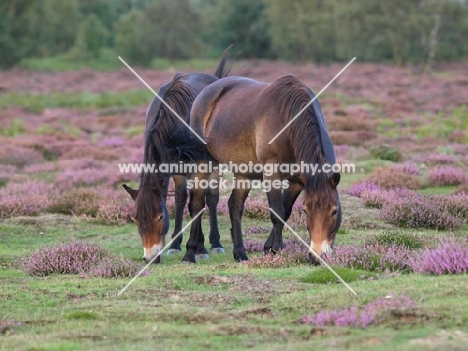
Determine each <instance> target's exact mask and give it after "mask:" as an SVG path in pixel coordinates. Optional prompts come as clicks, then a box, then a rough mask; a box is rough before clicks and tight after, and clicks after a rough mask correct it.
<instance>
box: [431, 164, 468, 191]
mask: <svg viewBox="0 0 468 351" xmlns="http://www.w3.org/2000/svg"><path fill="white" fill-rule="evenodd" d="M428 179H429V183H430V184H431V185H437V186H446V185H460V184H463V183H464V182H465V181H466V180H467V177H466V175H465V171H464V170H463V169H461V168H458V167H452V166H445V167H439V168H436V169H432V170H430V171H429V173H428Z"/></svg>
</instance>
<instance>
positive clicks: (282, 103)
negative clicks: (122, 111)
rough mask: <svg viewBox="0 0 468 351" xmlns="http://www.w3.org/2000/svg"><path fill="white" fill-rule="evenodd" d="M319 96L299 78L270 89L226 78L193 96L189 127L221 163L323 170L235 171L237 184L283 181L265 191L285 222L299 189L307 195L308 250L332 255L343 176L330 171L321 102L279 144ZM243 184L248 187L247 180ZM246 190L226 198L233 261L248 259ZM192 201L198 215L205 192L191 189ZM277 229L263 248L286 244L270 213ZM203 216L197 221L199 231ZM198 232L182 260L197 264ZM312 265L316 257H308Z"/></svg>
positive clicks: (287, 79)
mask: <svg viewBox="0 0 468 351" xmlns="http://www.w3.org/2000/svg"><path fill="white" fill-rule="evenodd" d="M314 97H315V95H314V94H313V92H312V91H311V90H310V89H309V88H307V87H306V86H305V85H304V84H303V83H302V82H301V81H300V80H299V79H298V78H296V77H295V76H292V75H286V76H283V77H281V78H279V79H277V80H276V81H274V82H272V83H270V84H266V83H262V82H259V81H256V80H252V79H248V78H243V77H227V78H223V79H220V80H218V81H217V82H214V83H213V84H211V85H210V86H208V87H206V88H205V89H204V90H203V91H202V92H201V93H200V95H198V97H197V98H196V99H195V102H194V104H193V106H192V112H191V116H190V124H191V126H192V128H194V129H195V130H196V131H197V132H198V133H199V134H200V135H202V136H203V137H204V139H205V141H206V143H207V145H206V147H207V150H208V152H209V154H210V157H212V158H214V159H215V160H216V161H217V162H218V163H220V164H228V163H229V162H232V163H234V164H237V165H240V164H248V163H249V162H252V163H253V164H262V165H263V166H264V165H267V164H280V165H281V164H288V165H291V164H301V161H302V162H303V163H306V164H312V165H318V168H317V169H318V171H317V172H315V174H314V172H313V171H312V168H310V169H309V170H305V171H302V170H301V171H300V172H295V173H293V174H291V173H290V172H284V171H283V172H282V171H281V167H278V168H277V169H276V170H274V171H273V172H269V171H268V172H265V168H263V172H260V173H255V172H252V171H251V172H249V171H247V172H243V173H242V172H241V171H240V170H239V169H237V170H234V176H235V178H236V180H237V182H236V183H237V184H241V183H242V182H240V180H242V181H246V180H247V181H252V180H262V182H264V181H265V180H266V181H269V182H270V183H269V184H275V183H276V184H277V185H278V184H284V183H283V182H284V181H286V180H287V182H286V185H287V186H286V187H284V188H283V187H278V186H277V187H272V188H271V191H269V192H267V197H268V204H269V207H270V208H272V209H273V210H274V211H275V212H276V213H277V214H278V215H279V216H280V217H281V218H282V219H283V220H284V221H287V220H288V218H289V216H290V215H291V211H292V206H293V204H294V202H295V201H296V199H297V197H298V196H299V194H300V193H301V192H302V190H305V195H304V205H305V211H306V213H307V228H308V231H309V235H310V245H311V248H312V249H313V250H314V251H316V253H317V254H319V255H321V254H322V253H328V252H331V250H332V247H333V243H334V239H335V235H336V232H337V231H338V229H339V227H340V225H341V206H340V200H339V196H338V191H337V185H338V183H339V182H340V174H339V173H326V172H325V171H321V170H322V166H323V165H325V164H329V165H333V164H334V163H335V153H334V150H333V146H332V143H331V140H330V137H329V135H328V131H327V127H326V124H325V120H324V118H323V114H322V110H321V107H320V104H319V102H318V101H317V100H315V101H314V102H313V103H312V104H311V105H310V106H309V107H308V108H307V109H305V111H303V112H302V113H301V115H300V116H299V117H298V118H297V119H296V120H295V121H294V122H293V123H292V124H291V125H290V126H289V127H288V129H287V130H285V131H284V132H283V133H282V134H280V135H279V136H278V137H277V139H275V140H274V141H273V142H272V143H271V144H269V141H270V140H272V139H273V138H274V137H275V136H276V135H277V133H278V132H280V130H281V129H282V128H283V127H284V126H285V125H286V124H287V123H288V122H290V121H291V120H292V119H293V118H294V117H295V116H296V115H297V114H298V113H299V112H300V111H301V110H302V109H303V108H304V107H305V106H306V105H307V104H308V103H309V102H310V101H311V100H312V99H313V98H314ZM244 184H246V183H244ZM249 191H250V187H249V186H237V187H234V189H233V190H232V194H231V196H230V198H229V203H228V204H229V214H230V217H231V225H232V228H231V235H232V239H233V245H234V246H233V253H234V258H235V259H236V260H238V261H242V260H247V259H248V257H247V254H246V251H245V248H244V244H243V240H242V230H241V218H242V213H243V209H244V202H245V200H246V198H247V196H248V194H249ZM191 196H192V197H193V198H194V199H197V201H196V202H195V203H196V204H197V205H198V206H197V207H194V209H193V212H194V213H198V211H200V210H201V209H202V208H203V206H204V203H203V201H202V198H203V190H202V189H196V188H194V189H192V194H191ZM270 218H271V221H272V223H273V228H272V231H271V233H270V235H269V237H268V239H267V240H266V242H265V245H264V251H265V252H266V253H268V252H276V251H278V250H280V249H282V248H283V247H284V244H283V239H282V230H283V222H282V221H281V220H280V219H279V218H278V217H277V216H276V215H275V214H273V213H271V214H270ZM199 221H200V218H197V219H196V220H195V221H194V223H193V224H192V229H193V228H197V226H199V224H198V223H197V222H199ZM196 235H197V233H196V229H194V230H193V231H192V230H191V233H190V239H189V240H188V242H187V253H186V255H185V256H184V258H183V260H186V261H189V262H194V261H195V255H194V252H195V250H196ZM309 260H310V261H311V263H316V259H315V256H313V255H312V254H311V253H309Z"/></svg>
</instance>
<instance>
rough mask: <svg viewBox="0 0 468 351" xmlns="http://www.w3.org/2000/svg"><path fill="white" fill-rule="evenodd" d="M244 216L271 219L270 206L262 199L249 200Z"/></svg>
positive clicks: (245, 206) (246, 203)
mask: <svg viewBox="0 0 468 351" xmlns="http://www.w3.org/2000/svg"><path fill="white" fill-rule="evenodd" d="M244 216H246V217H248V218H256V219H270V210H269V209H268V204H267V203H266V202H265V201H263V200H260V199H252V200H250V199H247V201H246V202H245V205H244Z"/></svg>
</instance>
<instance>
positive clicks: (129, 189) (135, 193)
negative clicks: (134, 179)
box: [122, 184, 138, 201]
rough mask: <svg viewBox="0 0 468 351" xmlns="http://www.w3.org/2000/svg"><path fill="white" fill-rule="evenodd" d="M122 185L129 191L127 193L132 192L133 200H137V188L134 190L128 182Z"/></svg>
mask: <svg viewBox="0 0 468 351" xmlns="http://www.w3.org/2000/svg"><path fill="white" fill-rule="evenodd" d="M122 187H123V188H124V189H125V190H126V191H127V193H129V194H130V197H131V198H132V199H133V201H135V199H136V197H137V193H138V192H137V190H133V189H132V188H130V187H129V186H127V184H122Z"/></svg>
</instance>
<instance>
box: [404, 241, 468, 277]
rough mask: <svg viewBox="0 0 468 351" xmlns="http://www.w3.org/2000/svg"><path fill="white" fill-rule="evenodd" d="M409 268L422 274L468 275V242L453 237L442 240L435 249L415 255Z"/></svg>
mask: <svg viewBox="0 0 468 351" xmlns="http://www.w3.org/2000/svg"><path fill="white" fill-rule="evenodd" d="M408 264H409V266H410V267H411V268H412V270H413V271H414V272H416V273H421V274H435V275H441V274H464V273H468V242H467V241H466V239H465V240H463V241H462V242H460V241H457V240H456V239H455V238H454V237H453V236H452V237H444V238H442V239H440V242H439V245H438V246H437V247H435V248H433V249H430V248H426V249H424V250H421V251H419V252H417V253H416V254H415V255H413V256H412V257H411V258H410V259H409V261H408Z"/></svg>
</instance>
